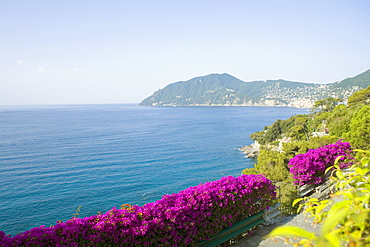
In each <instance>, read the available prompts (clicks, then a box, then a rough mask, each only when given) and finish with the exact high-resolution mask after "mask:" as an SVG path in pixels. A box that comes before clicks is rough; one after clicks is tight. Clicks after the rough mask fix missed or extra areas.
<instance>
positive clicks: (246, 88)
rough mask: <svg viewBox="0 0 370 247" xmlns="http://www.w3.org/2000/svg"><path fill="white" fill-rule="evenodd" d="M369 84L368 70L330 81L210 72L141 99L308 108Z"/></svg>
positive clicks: (150, 102)
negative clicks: (245, 78)
mask: <svg viewBox="0 0 370 247" xmlns="http://www.w3.org/2000/svg"><path fill="white" fill-rule="evenodd" d="M367 86H370V70H367V71H365V72H364V73H362V74H359V75H357V76H355V77H353V78H347V79H344V80H342V81H340V82H335V83H330V84H315V83H302V82H293V81H285V80H282V79H279V80H267V81H252V82H244V81H242V80H239V79H238V78H236V77H234V76H231V75H229V74H226V73H224V74H211V75H207V76H200V77H196V78H193V79H190V80H188V81H180V82H175V83H172V84H169V85H167V86H166V87H165V88H163V89H160V90H158V91H156V92H154V93H153V95H151V96H149V97H148V98H146V99H144V100H143V101H142V102H141V103H140V105H146V106H291V107H307V108H310V107H312V105H313V104H314V102H316V101H318V100H321V99H324V98H327V97H334V98H342V99H344V100H346V99H347V98H348V97H349V96H350V95H352V94H353V93H354V92H356V91H359V90H361V89H363V88H366V87H367Z"/></svg>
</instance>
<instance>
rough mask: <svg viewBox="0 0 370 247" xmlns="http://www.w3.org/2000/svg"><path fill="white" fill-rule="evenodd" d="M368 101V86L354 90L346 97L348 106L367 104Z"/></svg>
mask: <svg viewBox="0 0 370 247" xmlns="http://www.w3.org/2000/svg"><path fill="white" fill-rule="evenodd" d="M369 102H370V86H368V87H367V88H365V89H362V90H360V91H358V92H355V93H353V94H352V95H351V96H350V97H348V105H349V106H353V105H358V104H369Z"/></svg>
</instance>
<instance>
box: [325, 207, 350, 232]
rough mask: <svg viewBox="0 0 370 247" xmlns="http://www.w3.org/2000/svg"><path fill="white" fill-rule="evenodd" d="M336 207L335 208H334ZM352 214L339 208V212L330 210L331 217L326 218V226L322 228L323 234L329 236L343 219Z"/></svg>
mask: <svg viewBox="0 0 370 247" xmlns="http://www.w3.org/2000/svg"><path fill="white" fill-rule="evenodd" d="M333 207H334V206H333ZM350 212H351V210H350V209H348V208H342V207H338V208H337V210H333V208H332V209H331V210H330V215H329V216H328V217H327V218H326V220H325V222H324V224H323V225H322V227H321V233H322V234H323V235H325V234H327V233H328V232H330V231H331V230H333V229H334V228H335V227H336V226H337V225H338V223H339V221H341V220H342V219H343V218H345V217H346V216H347V215H348V214H349V213H350Z"/></svg>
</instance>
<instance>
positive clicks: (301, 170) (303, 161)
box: [288, 141, 353, 185]
mask: <svg viewBox="0 0 370 247" xmlns="http://www.w3.org/2000/svg"><path fill="white" fill-rule="evenodd" d="M339 156H341V158H340V160H339V161H340V162H339V166H340V167H341V168H347V167H349V166H350V165H351V164H352V160H353V156H352V150H351V144H349V143H348V142H341V141H338V142H336V143H334V144H330V145H326V146H322V147H321V148H318V149H310V150H309V151H308V152H307V153H305V154H298V155H296V156H294V158H293V159H291V160H290V161H289V164H288V166H289V169H290V173H292V174H293V178H294V179H295V183H296V184H299V185H304V184H320V183H322V182H323V180H324V173H325V170H326V168H328V167H330V166H332V165H334V162H335V159H336V158H337V157H339Z"/></svg>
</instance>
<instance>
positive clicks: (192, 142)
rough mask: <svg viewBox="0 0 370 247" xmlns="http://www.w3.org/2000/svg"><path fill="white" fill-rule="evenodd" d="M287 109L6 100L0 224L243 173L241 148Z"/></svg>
mask: <svg viewBox="0 0 370 247" xmlns="http://www.w3.org/2000/svg"><path fill="white" fill-rule="evenodd" d="M301 113H303V114H305V113H307V109H297V108H287V107H280V108H279V107H143V106H135V105H68V106H32V107H31V106H27V107H26V106H25V107H15V106H13V107H4V106H3V107H1V108H0V150H1V151H0V152H1V153H0V172H1V177H0V183H1V186H0V230H1V231H5V233H6V234H12V235H14V234H16V233H19V232H23V231H26V230H29V229H31V228H33V227H37V226H40V225H46V226H48V225H51V224H55V222H56V221H57V220H63V221H65V220H68V219H69V218H71V217H72V216H73V214H74V213H75V212H76V209H77V208H78V206H82V209H81V214H80V215H79V217H84V216H90V215H93V214H97V213H98V212H99V211H101V212H105V211H107V210H109V209H111V208H112V207H119V206H120V205H122V204H124V203H129V204H136V205H143V204H145V203H148V202H154V201H156V200H158V199H160V198H161V197H162V195H164V194H170V193H177V192H178V191H180V190H184V189H186V188H188V187H189V186H196V185H198V184H199V183H204V182H206V181H211V180H217V179H220V178H221V177H223V176H228V175H232V176H238V175H239V174H240V173H241V171H242V170H243V169H244V168H246V167H252V166H253V163H254V160H250V159H247V158H245V157H244V155H243V153H242V152H241V151H239V149H238V148H239V147H241V146H243V145H248V144H250V143H251V142H252V140H251V139H250V138H249V135H250V134H251V133H253V132H256V131H260V130H262V129H263V127H264V126H267V125H270V124H271V123H273V122H274V121H275V120H276V119H286V118H289V117H290V116H292V115H296V114H301Z"/></svg>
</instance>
